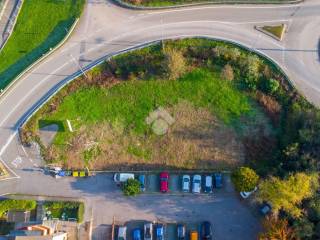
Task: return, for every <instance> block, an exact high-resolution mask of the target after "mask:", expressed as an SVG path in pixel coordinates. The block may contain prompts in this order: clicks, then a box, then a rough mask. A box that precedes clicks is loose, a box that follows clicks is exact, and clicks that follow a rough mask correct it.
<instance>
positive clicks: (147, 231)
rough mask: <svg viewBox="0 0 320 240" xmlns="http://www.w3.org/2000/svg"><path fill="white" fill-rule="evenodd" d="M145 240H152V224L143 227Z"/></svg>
mask: <svg viewBox="0 0 320 240" xmlns="http://www.w3.org/2000/svg"><path fill="white" fill-rule="evenodd" d="M143 233H144V234H143V235H144V240H152V236H153V225H152V223H151V222H148V223H145V224H144V226H143Z"/></svg>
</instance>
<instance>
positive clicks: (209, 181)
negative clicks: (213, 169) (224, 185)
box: [204, 176, 212, 193]
mask: <svg viewBox="0 0 320 240" xmlns="http://www.w3.org/2000/svg"><path fill="white" fill-rule="evenodd" d="M204 192H205V193H212V177H211V176H206V177H205V185H204Z"/></svg>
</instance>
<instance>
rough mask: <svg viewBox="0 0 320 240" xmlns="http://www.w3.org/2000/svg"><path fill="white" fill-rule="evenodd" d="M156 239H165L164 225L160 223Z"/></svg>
mask: <svg viewBox="0 0 320 240" xmlns="http://www.w3.org/2000/svg"><path fill="white" fill-rule="evenodd" d="M156 240H164V227H163V225H162V224H158V225H157V227H156Z"/></svg>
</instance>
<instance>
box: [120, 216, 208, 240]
mask: <svg viewBox="0 0 320 240" xmlns="http://www.w3.org/2000/svg"><path fill="white" fill-rule="evenodd" d="M199 236H200V239H201V240H212V236H213V231H212V225H211V223H210V222H208V221H204V222H202V223H201V226H200V233H199V231H198V230H190V231H189V239H190V240H198V239H199ZM166 237H167V236H166V234H165V225H164V224H162V223H157V224H153V223H151V222H147V223H145V224H144V226H143V229H141V228H135V229H133V230H132V239H133V240H142V239H143V240H153V239H155V240H165V239H166ZM126 239H127V227H126V226H120V227H119V228H118V234H117V240H126ZM175 239H177V240H185V239H187V229H186V226H185V225H184V224H178V225H177V229H176V238H175Z"/></svg>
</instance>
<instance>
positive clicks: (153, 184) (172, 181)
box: [134, 173, 224, 194]
mask: <svg viewBox="0 0 320 240" xmlns="http://www.w3.org/2000/svg"><path fill="white" fill-rule="evenodd" d="M214 174H215V173H202V174H198V175H200V176H201V190H200V193H202V194H203V193H205V183H206V177H207V176H210V177H211V178H212V179H211V180H210V182H211V184H212V185H211V189H212V193H214V192H215V191H219V190H220V188H222V187H218V188H217V187H216V186H215V177H214ZM141 175H143V176H144V179H145V182H144V184H145V190H144V191H143V192H142V193H146V194H148V193H149V194H150V193H159V191H160V174H156V173H135V174H134V176H135V178H136V179H137V180H138V179H139V176H141ZM184 175H187V176H188V177H190V185H189V191H187V192H186V191H183V189H182V188H183V187H182V182H183V176H184ZM195 175H196V174H188V173H170V174H169V179H168V188H169V190H168V192H167V194H188V193H191V192H192V181H193V179H194V176H195ZM221 176H222V186H223V185H224V178H223V174H221Z"/></svg>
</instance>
